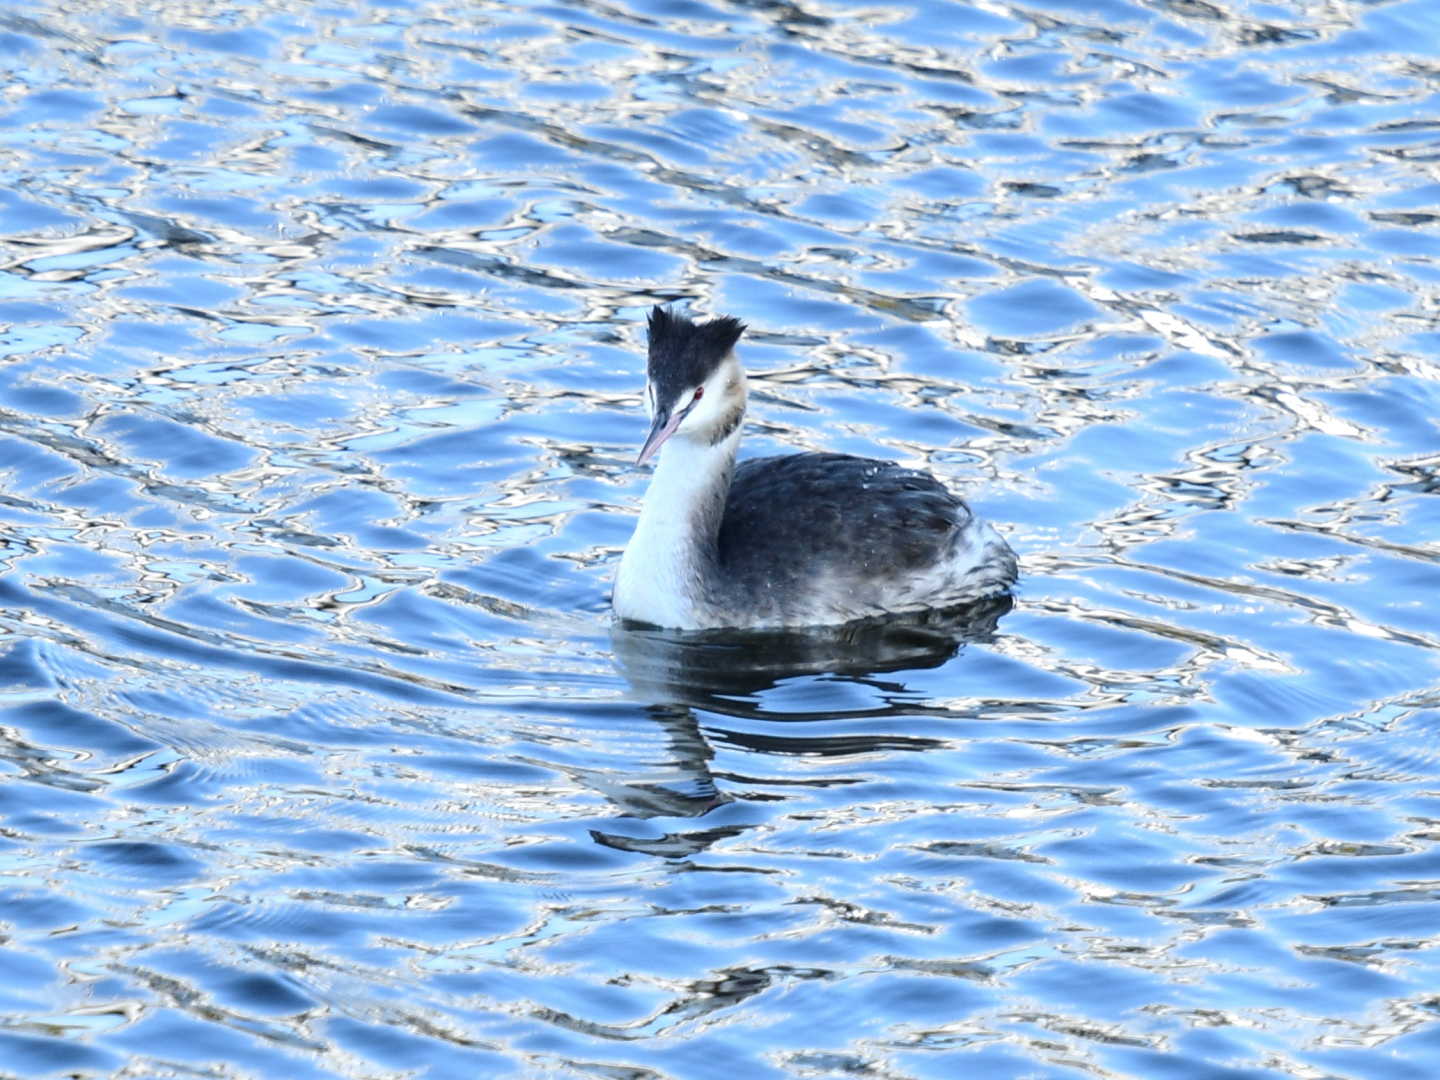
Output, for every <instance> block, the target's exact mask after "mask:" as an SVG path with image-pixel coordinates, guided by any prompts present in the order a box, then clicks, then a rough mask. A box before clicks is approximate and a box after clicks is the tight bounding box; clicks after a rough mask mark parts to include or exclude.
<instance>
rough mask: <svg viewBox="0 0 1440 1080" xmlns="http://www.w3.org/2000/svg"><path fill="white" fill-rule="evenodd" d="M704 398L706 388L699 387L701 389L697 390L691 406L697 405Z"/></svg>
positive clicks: (691, 400)
mask: <svg viewBox="0 0 1440 1080" xmlns="http://www.w3.org/2000/svg"><path fill="white" fill-rule="evenodd" d="M704 396H705V388H704V387H703V386H701V387H699V388H697V389H696V391H695V396H694V397H693V398H691V399H690V404H692V405H693V404H695V402H697V401H699V400H700V399H701V398H702V397H704Z"/></svg>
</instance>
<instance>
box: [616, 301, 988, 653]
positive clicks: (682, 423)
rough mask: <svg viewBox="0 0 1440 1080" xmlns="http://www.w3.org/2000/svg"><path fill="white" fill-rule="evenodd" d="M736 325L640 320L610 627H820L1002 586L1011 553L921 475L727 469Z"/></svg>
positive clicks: (812, 467)
mask: <svg viewBox="0 0 1440 1080" xmlns="http://www.w3.org/2000/svg"><path fill="white" fill-rule="evenodd" d="M744 330H745V324H744V323H742V322H740V321H739V320H738V319H735V318H733V317H730V316H720V317H717V318H713V319H710V320H709V321H708V322H703V323H697V322H695V321H693V320H691V319H689V318H687V317H686V316H684V315H681V314H679V313H677V312H674V311H669V310H666V309H665V308H662V307H660V306H659V305H656V307H655V308H654V309H653V310H652V311H651V312H650V317H649V334H650V349H649V358H648V363H647V372H646V374H647V377H646V384H645V403H646V407H647V409H648V412H649V414H650V418H651V424H650V433H649V434H648V435H647V436H646V438H645V442H644V444H643V445H642V446H641V448H640V456H639V459H638V461H637V464H643V463H644V462H645V461H646V460H648V459H649V458H650V457H652V456H654V455H656V454H657V453H658V454H659V460H658V462H657V464H656V467H655V475H654V477H653V479H652V480H651V481H650V489H649V491H647V492H646V494H645V501H644V504H643V505H642V507H641V510H640V521H639V523H638V524H637V526H636V528H635V534H634V536H633V537H632V538H631V540H630V544H629V546H627V547H626V549H625V554H624V556H623V557H622V558H621V560H620V571H619V574H618V575H617V577H616V580H615V592H614V597H613V601H612V603H613V607H614V610H615V614H616V615H617V616H619V617H620V618H621V619H626V620H631V621H634V622H641V623H649V624H651V625H653V626H659V627H666V628H675V629H682V630H702V629H710V628H718V627H737V628H748V629H762V628H788V627H797V628H798V627H806V626H833V625H838V624H843V623H847V622H851V621H853V620H856V619H869V618H876V617H881V616H888V615H901V614H908V613H915V612H923V611H928V610H931V609H943V608H952V607H958V606H960V605H962V604H967V603H970V602H972V601H975V600H979V599H982V598H984V597H988V596H994V595H996V594H999V593H1002V592H1004V591H1005V590H1006V589H1008V588H1009V587H1010V585H1011V584H1013V583H1014V581H1015V575H1016V564H1015V553H1014V552H1013V551H1011V550H1010V545H1008V544H1007V543H1005V541H1004V540H1002V539H1001V538H1000V536H999V534H998V533H996V531H995V530H994V528H992V527H991V526H990V525H989V524H987V523H986V522H984V521H981V520H980V519H979V518H977V517H976V516H975V515H974V514H973V513H972V512H971V511H970V508H969V507H968V506H966V505H965V502H964V500H962V499H960V498H959V497H958V496H956V495H953V494H951V493H950V491H949V490H947V489H946V488H945V487H944V485H942V484H941V483H940V482H939V481H938V480H936V479H935V478H934V477H933V476H931V475H930V474H929V473H926V472H919V471H917V470H914V469H905V468H902V467H901V466H899V465H897V464H895V463H894V462H891V461H878V460H876V459H874V458H862V457H852V456H851V455H849V454H828V453H826V454H817V453H805V454H787V455H781V456H779V457H764V458H755V459H752V460H749V461H744V462H741V463H740V464H739V465H738V466H737V465H736V464H735V453H736V450H737V449H738V448H739V446H740V434H741V424H742V423H743V421H744V419H745V405H746V400H747V390H746V383H745V371H744V369H743V368H742V367H741V365H740V360H739V358H738V357H737V356H736V355H735V344H736V342H738V341H739V340H740V335H741V334H742V333H743V332H744Z"/></svg>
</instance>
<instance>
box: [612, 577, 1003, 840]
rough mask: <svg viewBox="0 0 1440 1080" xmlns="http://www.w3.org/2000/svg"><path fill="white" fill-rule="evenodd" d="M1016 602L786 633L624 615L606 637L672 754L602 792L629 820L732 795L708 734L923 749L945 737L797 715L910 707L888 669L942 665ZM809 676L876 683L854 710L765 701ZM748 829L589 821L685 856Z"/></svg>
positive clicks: (692, 814) (990, 630) (823, 748)
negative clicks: (815, 724)
mask: <svg viewBox="0 0 1440 1080" xmlns="http://www.w3.org/2000/svg"><path fill="white" fill-rule="evenodd" d="M1013 605H1014V601H1013V600H1012V598H1011V597H1010V596H1009V595H1008V594H1005V595H1002V596H997V597H992V598H989V599H986V600H982V601H979V602H977V603H974V604H969V605H966V606H965V607H963V608H957V609H952V610H948V611H927V612H922V613H919V614H916V615H912V616H909V617H906V618H894V617H892V618H887V619H874V620H863V621H859V622H854V623H849V624H846V625H844V626H837V627H818V628H808V629H804V630H790V631H778V630H776V631H741V630H662V629H658V628H655V627H648V626H641V625H637V624H633V623H624V622H617V623H616V624H615V626H614V627H613V629H612V630H611V635H610V641H611V647H612V650H613V654H614V657H615V662H616V666H617V667H618V668H619V670H620V671H621V673H622V674H623V675H624V676H625V678H626V679H627V680H628V681H629V683H630V686H631V688H632V689H633V691H634V694H635V697H636V698H638V699H640V700H641V701H644V702H648V703H649V704H648V706H647V708H646V712H647V714H648V715H649V716H650V718H651V719H653V720H654V721H655V722H656V723H657V724H658V725H659V726H660V727H661V728H662V729H663V730H664V733H665V737H666V740H667V742H668V743H669V752H668V753H667V754H666V755H665V756H666V758H667V759H668V761H667V763H666V765H665V766H664V767H663V768H660V769H653V770H646V775H644V776H630V777H627V778H625V779H624V780H619V781H616V780H613V779H612V781H611V782H610V783H608V784H607V785H605V786H606V789H607V790H606V791H605V795H606V797H607V798H608V799H609V800H610V801H611V803H612V804H613V805H614V806H615V807H616V808H617V809H619V810H620V812H621V813H622V814H623V815H625V816H627V817H632V818H654V817H661V816H663V817H678V818H696V817H700V816H702V815H705V814H708V813H709V812H710V811H711V810H713V809H715V808H716V807H718V806H720V805H723V804H724V803H727V802H729V801H730V798H731V797H730V796H729V795H727V794H725V792H724V791H723V789H722V788H720V787H719V786H718V785H717V784H716V782H715V777H714V776H713V774H712V773H711V762H712V760H713V759H714V756H715V751H714V748H713V746H712V745H711V741H710V740H711V738H721V739H723V741H724V742H725V743H726V744H727V745H731V746H735V747H739V748H743V749H747V750H750V751H754V752H757V753H768V754H787V755H812V756H813V755H819V756H844V755H851V754H864V753H874V752H894V751H900V750H909V751H917V750H926V749H929V748H931V747H933V746H936V745H939V742H940V741H939V740H936V739H933V738H926V737H924V736H917V735H907V734H904V733H900V732H894V731H889V732H877V731H875V730H874V729H873V727H871V728H870V729H869V730H866V731H863V732H859V731H857V732H855V733H854V734H838V735H837V734H828V735H816V734H808V735H807V734H806V732H805V731H804V729H803V728H797V727H796V724H797V723H803V722H805V721H820V720H825V721H834V720H843V719H847V718H849V717H854V718H856V719H860V718H865V719H871V720H874V719H877V718H878V719H885V718H888V717H901V716H903V715H905V714H907V713H913V712H914V709H915V706H914V704H913V702H912V703H906V702H901V701H896V700H895V698H896V697H897V696H899V695H901V694H903V692H904V690H905V687H904V685H903V683H901V682H897V681H896V680H895V679H894V678H893V676H895V675H896V674H898V673H901V672H905V671H920V670H926V669H932V668H937V667H940V666H941V665H943V664H945V663H947V662H948V661H950V660H952V659H953V658H954V657H955V656H957V655H958V654H959V653H960V651H961V650H962V649H963V648H964V647H965V645H967V644H970V643H983V642H986V641H989V640H991V639H992V638H993V637H994V635H995V632H996V628H997V625H998V623H999V621H1000V619H1001V617H1002V616H1004V615H1005V614H1006V613H1007V612H1008V611H1009V610H1010V609H1011V607H1012V606H1013ZM885 676H891V677H890V678H885ZM806 677H809V678H816V677H822V678H824V679H826V680H827V681H834V680H842V681H848V682H852V683H855V684H858V685H860V686H863V687H869V688H871V689H873V690H874V691H876V692H877V693H878V695H879V700H878V701H876V702H875V704H874V705H873V706H872V707H869V708H866V709H863V710H859V711H855V712H845V711H837V710H836V709H834V708H824V709H822V708H819V707H816V708H814V709H811V710H805V709H800V710H795V709H789V710H785V711H776V709H775V708H774V705H773V703H770V705H769V707H766V706H765V705H764V704H762V696H763V695H764V694H765V692H766V691H768V690H772V689H774V688H775V687H777V686H779V685H780V684H781V683H783V682H787V681H791V680H795V679H803V678H806ZM824 696H828V695H819V694H817V695H816V699H817V700H816V702H815V705H816V706H819V705H820V704H821V702H820V700H819V699H820V698H821V697H824ZM699 712H703V713H705V714H706V717H705V727H706V729H708V731H709V735H708V736H707V732H706V731H704V730H702V729H701V722H700V716H699ZM727 716H728V717H733V718H735V719H737V720H745V721H754V720H758V721H765V722H766V727H771V725H773V729H772V730H762V731H757V730H755V727H754V725H753V724H751V725H746V726H744V727H743V728H741V727H730V726H727V725H726V724H725V723H724V720H723V718H724V717H727ZM887 726H889V725H887ZM592 782H593V781H592ZM744 829H745V826H742V825H722V826H718V827H716V828H713V829H702V830H694V831H683V832H675V833H666V834H664V835H662V836H660V837H656V838H646V837H636V836H626V835H622V834H618V833H612V832H607V831H602V830H592V831H591V835H592V836H593V838H594V839H595V841H596V842H597V843H599V844H603V845H604V846H606V847H612V848H618V849H620V850H624V851H634V852H637V853H642V854H647V855H654V856H658V857H661V858H672V859H673V858H681V859H683V858H687V857H689V856H691V855H695V854H697V853H699V852H701V851H703V850H705V849H706V848H707V847H709V846H710V845H711V844H713V843H715V842H716V841H719V840H722V839H725V838H728V837H731V836H735V835H737V834H739V833H740V832H743V831H744Z"/></svg>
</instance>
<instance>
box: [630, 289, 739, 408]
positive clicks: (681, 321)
mask: <svg viewBox="0 0 1440 1080" xmlns="http://www.w3.org/2000/svg"><path fill="white" fill-rule="evenodd" d="M649 325H650V359H649V363H648V368H649V375H650V382H651V384H652V385H653V386H654V387H655V393H656V395H657V397H658V398H659V399H660V403H661V404H662V405H666V406H668V405H670V404H671V403H673V402H674V401H675V399H676V398H678V397H679V396H680V395H681V394H684V393H686V392H687V391H689V390H693V389H694V388H695V387H697V386H699V385H700V384H701V383H703V382H704V381H705V380H706V379H708V378H709V377H710V376H711V375H712V374H714V372H715V369H716V368H717V367H719V366H720V361H721V360H723V359H725V356H726V354H727V353H729V352H730V350H731V349H733V348H734V347H735V342H737V341H739V340H740V335H741V334H743V333H744V332H745V324H744V323H742V322H741V321H740V320H739V319H737V318H734V317H733V316H730V315H720V316H718V317H716V318H714V319H711V320H710V321H709V322H703V323H697V322H695V321H694V320H693V319H690V318H687V317H686V316H684V315H681V314H679V313H677V312H674V311H669V310H667V309H665V308H662V307H661V306H660V305H659V304H656V305H655V307H654V308H653V309H652V310H651V312H650V319H649Z"/></svg>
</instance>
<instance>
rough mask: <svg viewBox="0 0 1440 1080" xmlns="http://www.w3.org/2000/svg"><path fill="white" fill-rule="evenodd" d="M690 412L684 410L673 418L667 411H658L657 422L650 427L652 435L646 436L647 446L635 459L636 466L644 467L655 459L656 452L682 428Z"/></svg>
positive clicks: (641, 448)
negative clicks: (681, 423) (650, 460)
mask: <svg viewBox="0 0 1440 1080" xmlns="http://www.w3.org/2000/svg"><path fill="white" fill-rule="evenodd" d="M689 411H690V410H688V409H682V410H681V411H680V412H678V413H676V414H675V415H674V416H671V415H670V413H669V411H668V410H666V409H659V410H657V411H656V413H655V422H654V423H653V424H651V425H650V434H649V435H647V436H645V445H644V446H642V447H640V456H639V457H638V458H636V459H635V464H636V465H644V464H645V462H646V461H648V460H649V459H650V458H651V457H653V456H654V454H655V451H656V450H659V449H660V444H661V443H663V442H664V441H665V440H666V439H668V438H670V436H671V435H674V434H675V429H676V428H678V427H679V426H680V421H682V420H684V419H685V414H686V413H687V412H689Z"/></svg>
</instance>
